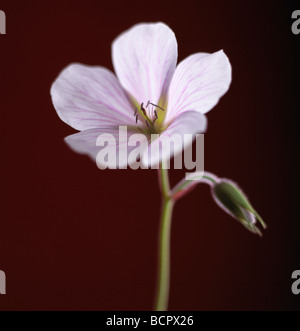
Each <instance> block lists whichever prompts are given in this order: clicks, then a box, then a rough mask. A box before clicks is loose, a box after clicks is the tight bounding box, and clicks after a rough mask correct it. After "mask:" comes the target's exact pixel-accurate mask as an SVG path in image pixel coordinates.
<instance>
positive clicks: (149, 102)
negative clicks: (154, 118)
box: [148, 101, 165, 111]
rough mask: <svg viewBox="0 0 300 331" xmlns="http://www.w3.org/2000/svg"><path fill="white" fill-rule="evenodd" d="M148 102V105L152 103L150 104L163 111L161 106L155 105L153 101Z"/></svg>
mask: <svg viewBox="0 0 300 331" xmlns="http://www.w3.org/2000/svg"><path fill="white" fill-rule="evenodd" d="M148 104H149V105H152V106H155V107H157V108H159V109H161V110H162V111H165V110H164V109H163V108H161V107H160V106H158V105H155V104H154V103H151V102H149V101H148Z"/></svg>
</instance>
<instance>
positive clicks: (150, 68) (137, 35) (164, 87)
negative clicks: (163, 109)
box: [112, 23, 177, 104]
mask: <svg viewBox="0 0 300 331" xmlns="http://www.w3.org/2000/svg"><path fill="white" fill-rule="evenodd" d="M112 59H113V65H114V69H115V72H116V74H117V77H118V78H119V80H120V82H121V84H122V85H123V87H124V88H125V89H126V90H127V91H128V92H129V93H130V94H131V95H132V96H133V97H134V98H135V100H136V101H137V102H138V103H139V104H141V103H142V102H144V103H146V102H147V101H148V100H150V101H151V102H152V103H155V104H156V103H158V101H159V99H160V97H161V96H162V94H166V93H167V91H168V87H169V84H170V81H171V79H172V76H173V73H174V71H175V67H176V63H177V41H176V38H175V35H174V33H173V31H172V30H171V29H170V28H169V27H168V26H167V25H165V24H163V23H154V24H137V25H135V26H133V27H132V28H131V29H129V30H128V31H125V32H124V33H122V34H121V35H120V36H119V37H117V38H116V39H115V41H114V42H113V44H112Z"/></svg>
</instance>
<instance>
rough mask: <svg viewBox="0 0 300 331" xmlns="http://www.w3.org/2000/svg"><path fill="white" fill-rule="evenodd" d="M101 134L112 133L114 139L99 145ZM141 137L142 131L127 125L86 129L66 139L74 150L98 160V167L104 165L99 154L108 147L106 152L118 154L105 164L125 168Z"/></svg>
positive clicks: (105, 135)
mask: <svg viewBox="0 0 300 331" xmlns="http://www.w3.org/2000/svg"><path fill="white" fill-rule="evenodd" d="M100 135H103V136H102V137H107V135H110V136H111V138H113V141H110V142H108V141H107V143H105V144H103V146H97V144H98V145H99V137H100ZM122 137H125V138H122ZM140 137H141V134H140V133H138V132H137V131H135V130H132V129H130V128H128V127H126V126H120V127H118V126H111V127H101V128H96V129H89V130H84V131H81V132H79V133H76V134H73V135H70V136H68V137H66V138H65V141H66V143H67V144H68V145H69V147H70V148H71V149H72V150H73V151H74V152H77V153H79V154H87V155H88V156H90V158H91V159H92V160H93V161H96V162H97V165H98V167H99V166H102V164H101V162H100V160H99V158H97V155H98V153H99V152H100V151H101V150H102V149H103V148H106V152H108V153H113V154H114V155H116V162H115V163H114V162H112V163H111V162H109V160H108V161H107V162H105V165H108V168H109V169H116V168H120V169H125V168H126V166H127V164H128V160H129V158H128V156H129V154H130V152H131V151H132V150H133V149H135V148H136V146H137V145H138V144H139V143H140V142H141V139H140ZM144 138H145V140H146V141H147V140H148V139H147V138H146V137H144ZM129 139H130V140H131V143H132V144H131V145H130V146H129V145H128V140H129ZM103 141H106V138H103ZM132 145H133V146H132ZM121 148H123V149H122V151H123V152H120V149H121ZM124 148H125V149H124ZM124 151H125V152H124ZM133 163H135V162H130V164H133Z"/></svg>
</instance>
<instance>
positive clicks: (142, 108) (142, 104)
mask: <svg viewBox="0 0 300 331" xmlns="http://www.w3.org/2000/svg"><path fill="white" fill-rule="evenodd" d="M143 106H144V103H143V102H142V103H141V111H142V112H143V113H144V115H146V110H145V108H144V107H143Z"/></svg>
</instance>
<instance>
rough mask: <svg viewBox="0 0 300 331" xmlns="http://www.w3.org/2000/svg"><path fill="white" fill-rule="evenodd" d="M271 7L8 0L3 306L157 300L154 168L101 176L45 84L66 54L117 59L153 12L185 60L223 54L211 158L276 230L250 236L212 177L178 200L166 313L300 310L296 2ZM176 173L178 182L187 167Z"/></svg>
mask: <svg viewBox="0 0 300 331" xmlns="http://www.w3.org/2000/svg"><path fill="white" fill-rule="evenodd" d="M263 3H264V4H262V2H261V1H252V2H249V1H248V2H246V1H154V0H152V1H148V2H146V1H90V0H86V1H22V2H21V1H18V2H17V1H11V0H10V1H8V0H7V1H6V0H4V1H1V8H0V9H2V10H4V11H5V12H6V16H7V34H6V35H1V36H0V51H1V53H0V77H1V79H0V107H1V131H0V134H1V140H0V144H1V200H0V204H1V206H0V208H1V209H0V213H1V214H0V215H1V221H0V222H1V223H0V269H1V270H4V271H5V272H6V276H7V295H1V296H0V310H8V309H14V310H16V309H17V310H36V309H40V310H44V309H55V310H66V309H72V310H73V309H76V310H90V309H92V310H149V309H151V308H152V304H153V298H154V290H155V281H156V262H157V261H156V254H157V233H158V225H159V224H158V217H159V212H160V196H159V190H158V185H157V173H156V171H155V170H152V171H145V170H139V171H133V170H127V171H113V170H111V171H100V170H98V169H97V167H96V165H95V164H93V163H92V162H91V161H90V160H89V159H88V158H87V157H85V156H81V155H77V154H75V153H73V152H72V151H71V150H69V149H68V147H67V146H66V145H65V144H64V142H63V138H64V137H65V136H67V135H69V134H71V133H73V132H74V130H73V129H72V128H70V127H68V126H67V125H65V124H64V123H63V122H61V121H60V120H59V118H58V116H57V115H56V112H55V110H54V108H53V106H52V103H51V98H50V94H49V89H50V85H51V83H52V82H53V80H54V79H55V77H56V76H57V74H58V73H59V72H60V70H61V69H63V68H64V67H65V66H66V65H68V64H69V63H71V62H81V63H85V64H91V65H97V64H98V65H103V66H106V67H108V68H110V69H112V64H111V52H110V45H111V42H112V40H113V39H114V38H115V37H116V36H117V35H118V34H119V33H121V32H122V31H124V30H125V29H127V28H129V27H131V26H132V25H133V24H135V23H138V22H152V21H163V22H165V23H167V24H168V25H169V26H170V27H171V28H172V29H173V30H174V32H175V33H176V36H177V40H178V44H179V60H182V59H183V58H185V57H186V56H188V55H189V54H191V53H195V52H199V51H206V52H214V51H217V50H219V49H224V51H225V52H226V54H227V55H228V56H229V58H230V61H231V64H232V67H233V82H232V85H231V88H230V91H229V92H228V93H227V94H226V95H225V96H224V97H223V99H222V100H221V102H220V103H219V104H218V105H217V106H216V107H215V109H213V110H212V111H211V112H210V113H208V121H209V126H208V131H207V133H206V135H205V168H206V170H208V171H212V172H215V173H216V174H218V175H220V176H224V177H228V178H232V179H233V180H235V181H236V182H238V183H239V184H240V185H241V186H242V187H243V188H244V190H245V191H246V192H247V194H248V195H249V197H250V199H251V201H252V202H253V204H254V206H255V207H256V208H257V210H258V211H259V212H260V213H261V215H262V216H263V217H264V219H265V220H266V222H267V223H268V225H269V228H268V230H267V231H265V235H264V238H263V239H260V238H259V237H256V236H254V235H252V234H250V233H249V232H247V231H246V230H245V229H244V228H243V227H242V226H241V225H239V224H238V223H237V222H236V221H235V220H233V219H231V218H230V217H229V216H228V215H226V214H225V213H224V212H223V211H222V210H220V209H219V208H218V207H217V206H216V205H215V204H214V202H213V200H212V198H211V196H210V192H209V189H208V187H206V186H203V185H202V186H199V187H198V188H197V189H196V190H194V191H193V192H192V193H191V194H190V195H189V196H187V197H185V198H184V199H183V200H181V201H179V202H178V204H177V205H176V207H175V215H174V222H173V229H172V277H171V294H170V304H169V309H170V310H202V309H205V310H211V309H218V310H219V309H221V310H230V309H234V310H241V309H242V310H244V309H259V310H262V309H264V310H266V309H267V310H279V309H280V310H282V309H283V310H286V309H299V308H300V296H298V297H297V296H294V295H293V294H292V293H291V283H292V280H291V273H292V271H293V270H295V269H300V259H299V257H300V255H299V219H298V214H299V213H296V211H297V207H298V203H299V201H298V200H296V195H295V194H296V184H297V182H296V181H297V178H296V176H297V175H298V174H297V173H296V170H298V164H297V163H296V154H298V141H299V140H297V139H298V135H296V125H297V127H298V123H299V122H297V120H298V118H297V115H296V114H297V113H298V111H299V96H298V95H299V82H298V81H297V80H296V78H298V77H299V73H300V72H299V55H300V52H299V45H300V35H298V36H296V35H293V34H292V32H291V23H292V20H291V13H292V11H293V10H295V9H300V8H297V6H296V2H294V4H293V2H290V4H289V5H288V4H285V5H283V4H282V5H281V6H280V7H279V6H278V5H276V4H274V1H264V2H263ZM282 3H283V2H282ZM298 7H299V6H298ZM141 51H142V50H141ZM296 148H297V149H296ZM171 175H172V183H174V184H175V183H176V182H177V181H178V180H179V179H180V178H181V177H182V176H183V175H184V171H173V172H172V174H171Z"/></svg>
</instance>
